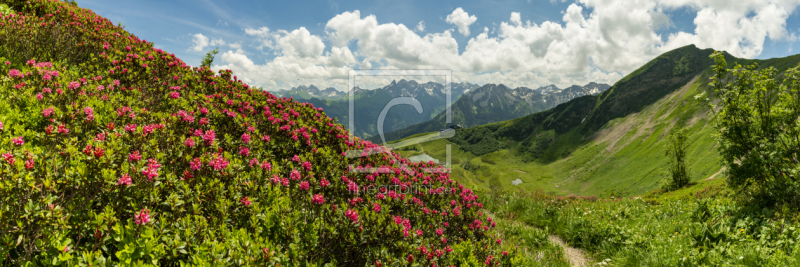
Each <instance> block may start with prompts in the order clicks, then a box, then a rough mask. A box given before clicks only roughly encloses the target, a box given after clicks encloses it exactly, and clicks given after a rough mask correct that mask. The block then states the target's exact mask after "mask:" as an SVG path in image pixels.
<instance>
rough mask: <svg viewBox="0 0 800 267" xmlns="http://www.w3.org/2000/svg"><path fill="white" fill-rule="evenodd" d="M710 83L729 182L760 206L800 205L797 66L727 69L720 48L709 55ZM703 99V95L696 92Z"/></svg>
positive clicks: (799, 99)
mask: <svg viewBox="0 0 800 267" xmlns="http://www.w3.org/2000/svg"><path fill="white" fill-rule="evenodd" d="M711 57H712V58H713V59H714V61H715V62H716V65H714V73H715V75H714V77H713V78H712V82H711V85H712V86H713V87H714V89H715V91H716V92H717V94H718V96H719V100H720V107H719V111H716V108H715V107H714V106H712V107H711V110H712V111H713V112H715V114H714V115H715V119H716V127H717V130H718V132H719V135H718V137H717V139H718V142H719V146H718V148H719V152H720V155H721V156H722V159H723V165H724V166H725V167H726V170H727V174H728V177H729V178H728V184H729V185H730V186H731V187H732V188H734V189H735V190H737V191H738V192H739V193H741V194H742V195H743V196H749V198H753V199H755V200H757V201H759V202H761V203H762V204H763V205H767V206H772V205H775V204H784V203H785V204H788V205H790V206H794V207H797V206H798V204H800V180H798V177H799V176H800V149H799V148H800V120H798V118H800V81H798V80H799V79H800V70H799V69H798V68H799V67H795V68H791V69H789V70H787V71H786V72H785V73H782V74H780V76H781V77H779V73H778V70H777V69H775V68H774V67H768V68H763V69H759V68H758V65H757V64H756V63H753V64H752V65H749V66H747V67H743V66H741V65H738V64H737V65H736V66H734V67H733V69H728V66H727V62H726V60H725V57H724V56H723V54H722V53H720V52H715V53H714V54H713V55H712V56H711ZM698 98H704V96H702V95H701V96H698Z"/></svg>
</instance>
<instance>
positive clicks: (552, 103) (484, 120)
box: [369, 83, 610, 142]
mask: <svg viewBox="0 0 800 267" xmlns="http://www.w3.org/2000/svg"><path fill="white" fill-rule="evenodd" d="M609 87H610V86H609V85H606V84H597V83H589V84H587V85H585V86H578V85H573V86H571V87H568V88H566V89H558V88H557V87H555V86H554V85H551V86H547V87H542V88H539V89H536V90H531V89H529V88H526V87H519V88H516V89H510V88H508V87H506V86H505V85H502V84H501V85H494V84H487V85H484V86H482V87H480V88H478V89H475V90H473V91H471V92H469V93H467V94H465V95H464V97H461V98H459V99H458V101H456V102H455V103H453V105H452V106H451V111H452V115H451V116H452V117H451V123H452V124H459V125H461V126H462V127H472V126H477V125H483V124H488V123H493V122H498V121H504V120H510V119H514V118H519V117H522V116H525V115H529V114H532V113H535V112H539V111H543V110H548V109H551V108H554V107H556V106H557V105H558V104H561V103H563V102H566V101H569V100H571V99H573V98H577V97H580V96H584V95H593V94H599V93H601V92H603V91H605V90H607V89H608V88H609ZM540 92H546V93H547V94H542V93H540ZM446 122H447V117H446V114H445V113H443V112H442V113H439V114H438V115H437V116H436V117H435V118H433V119H431V120H429V121H426V122H422V123H420V124H416V125H412V126H410V127H407V128H404V129H401V130H398V131H394V132H389V133H387V134H386V140H387V141H392V140H397V139H401V138H405V137H407V136H411V135H415V134H419V133H425V132H432V131H437V130H440V129H443V128H445V127H447V123H446ZM369 140H370V141H373V142H380V141H381V139H380V137H379V136H374V137H371V138H369Z"/></svg>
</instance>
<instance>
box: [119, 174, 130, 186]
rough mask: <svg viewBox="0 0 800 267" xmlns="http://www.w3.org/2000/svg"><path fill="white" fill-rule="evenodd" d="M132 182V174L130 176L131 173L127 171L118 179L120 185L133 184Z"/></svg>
mask: <svg viewBox="0 0 800 267" xmlns="http://www.w3.org/2000/svg"><path fill="white" fill-rule="evenodd" d="M131 182H132V181H131V176H130V175H128V174H127V173H126V174H123V175H122V177H120V178H119V179H118V180H117V184H118V185H131Z"/></svg>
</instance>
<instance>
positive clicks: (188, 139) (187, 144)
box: [183, 137, 194, 147]
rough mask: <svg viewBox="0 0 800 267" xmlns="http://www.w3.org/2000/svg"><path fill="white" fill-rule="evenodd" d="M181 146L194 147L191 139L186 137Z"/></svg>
mask: <svg viewBox="0 0 800 267" xmlns="http://www.w3.org/2000/svg"><path fill="white" fill-rule="evenodd" d="M183 144H184V145H186V146H187V147H194V139H192V138H191V137H187V138H186V141H183Z"/></svg>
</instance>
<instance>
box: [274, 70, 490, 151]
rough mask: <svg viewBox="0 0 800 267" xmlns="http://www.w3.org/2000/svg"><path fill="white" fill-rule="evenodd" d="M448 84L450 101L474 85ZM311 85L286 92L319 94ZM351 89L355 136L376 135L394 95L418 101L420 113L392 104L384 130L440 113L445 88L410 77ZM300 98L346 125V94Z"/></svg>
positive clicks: (413, 122) (348, 107)
mask: <svg viewBox="0 0 800 267" xmlns="http://www.w3.org/2000/svg"><path fill="white" fill-rule="evenodd" d="M450 85H451V88H450V91H451V99H450V101H451V103H452V102H453V101H456V100H458V99H459V98H460V97H461V96H462V95H464V94H465V93H467V92H470V91H472V90H474V89H475V88H478V85H477V84H471V83H467V82H463V83H451V84H450ZM312 87H313V86H308V87H305V86H298V87H296V88H292V90H289V91H294V92H300V93H303V94H308V95H310V94H311V93H314V94H317V95H319V94H318V93H316V91H314V89H312ZM314 88H316V87H314ZM353 89H354V96H353V99H354V104H353V107H354V109H355V110H354V111H355V117H354V121H353V122H354V126H355V129H353V130H352V132H353V134H355V135H356V136H359V137H370V136H374V135H377V134H378V129H377V125H378V123H377V122H378V117H379V116H380V114H381V112H382V111H383V109H384V108H385V107H386V105H387V104H389V101H391V100H392V99H394V98H397V97H413V98H414V99H416V100H417V101H419V102H420V105H421V106H422V113H421V114H420V113H417V111H416V110H415V109H414V107H412V106H409V105H398V106H394V107H392V108H390V109H389V111H388V112H387V114H386V118H385V120H384V132H391V131H395V130H399V129H402V128H405V127H408V126H411V125H414V124H417V123H420V122H424V121H428V120H430V119H431V118H434V117H435V116H436V115H437V114H439V113H441V112H442V111H443V110H444V109H445V106H446V99H447V95H446V94H445V91H446V87H445V86H444V85H443V84H440V83H436V82H427V83H419V82H417V81H414V80H399V81H397V80H394V81H392V82H391V83H390V84H388V85H386V86H384V87H381V88H378V89H374V90H366V89H362V88H360V87H353ZM283 96H287V95H283ZM304 101H307V102H309V103H312V104H314V106H316V107H321V108H322V109H323V110H324V111H325V113H326V114H327V115H328V116H330V117H331V118H335V119H337V120H338V121H339V122H340V123H342V124H343V125H345V126H348V127H349V123H350V121H349V113H350V103H349V97H348V95H347V93H343V95H342V96H340V97H337V98H334V97H310V98H304Z"/></svg>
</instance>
